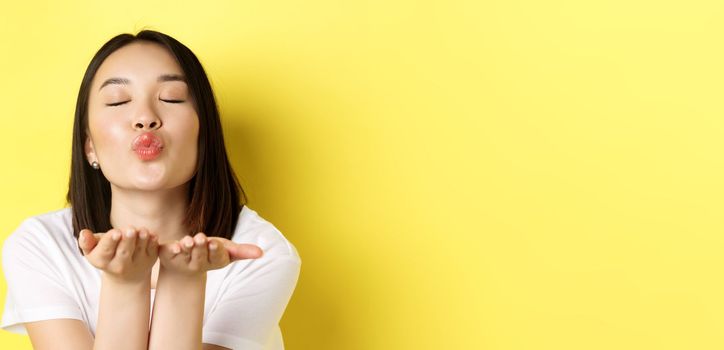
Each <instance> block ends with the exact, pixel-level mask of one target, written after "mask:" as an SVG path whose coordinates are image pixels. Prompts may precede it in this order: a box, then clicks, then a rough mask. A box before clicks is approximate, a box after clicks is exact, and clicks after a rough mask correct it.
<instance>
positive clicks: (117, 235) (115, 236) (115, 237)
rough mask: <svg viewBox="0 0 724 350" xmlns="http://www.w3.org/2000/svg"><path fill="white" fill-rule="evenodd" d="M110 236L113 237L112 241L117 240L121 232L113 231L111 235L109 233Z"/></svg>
mask: <svg viewBox="0 0 724 350" xmlns="http://www.w3.org/2000/svg"><path fill="white" fill-rule="evenodd" d="M111 238H113V240H114V241H117V240H119V239H121V233H120V232H113V235H111Z"/></svg>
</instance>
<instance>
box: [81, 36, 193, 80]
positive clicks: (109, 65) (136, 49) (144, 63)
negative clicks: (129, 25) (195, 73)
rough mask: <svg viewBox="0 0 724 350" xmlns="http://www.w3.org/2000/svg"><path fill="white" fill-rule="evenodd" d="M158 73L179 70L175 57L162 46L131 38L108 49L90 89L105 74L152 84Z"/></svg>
mask: <svg viewBox="0 0 724 350" xmlns="http://www.w3.org/2000/svg"><path fill="white" fill-rule="evenodd" d="M162 74H183V71H182V70H181V66H179V64H178V62H176V59H175V58H174V57H173V56H172V55H171V53H170V52H169V51H168V50H167V49H166V48H165V47H163V46H161V45H159V44H156V43H151V42H133V43H131V44H128V45H126V46H123V47H121V48H120V49H118V50H116V51H114V52H113V53H111V54H110V55H109V56H108V57H107V58H106V59H105V60H104V61H103V63H101V66H100V67H98V71H97V72H96V74H95V77H94V78H93V84H92V86H93V87H94V90H98V86H99V85H100V84H102V83H103V81H105V80H106V79H108V78H112V77H122V78H126V79H129V80H130V81H131V82H132V83H133V84H138V83H141V84H155V83H156V79H157V77H158V76H160V75H162Z"/></svg>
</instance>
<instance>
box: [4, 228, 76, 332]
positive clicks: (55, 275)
mask: <svg viewBox="0 0 724 350" xmlns="http://www.w3.org/2000/svg"><path fill="white" fill-rule="evenodd" d="M44 229H45V228H43V227H42V225H40V224H34V223H33V222H32V221H30V220H26V221H24V222H23V223H22V224H21V225H20V227H19V228H18V229H17V230H16V231H15V232H13V233H12V234H11V235H10V236H9V237H8V238H7V239H6V240H5V242H4V243H3V247H2V270H3V273H4V275H5V282H6V285H7V293H6V296H5V308H4V310H3V314H2V323H1V324H0V328H2V329H4V330H6V331H9V332H12V333H18V334H27V330H26V329H25V326H24V325H23V323H24V322H32V321H40V320H49V319H57V318H72V319H78V320H83V317H82V313H81V309H80V307H79V306H78V303H77V302H76V301H75V300H74V299H73V297H72V296H71V294H70V293H69V292H68V289H67V287H66V286H65V284H64V283H63V278H62V275H61V273H60V270H59V267H58V266H55V264H54V263H53V259H52V258H51V256H52V255H53V254H57V252H55V251H53V250H52V249H49V247H50V246H51V245H48V244H44V243H46V242H47V241H49V240H51V238H50V237H47V238H46V240H45V242H44V241H43V238H44V237H43V234H44V232H43V231H42V230H44Z"/></svg>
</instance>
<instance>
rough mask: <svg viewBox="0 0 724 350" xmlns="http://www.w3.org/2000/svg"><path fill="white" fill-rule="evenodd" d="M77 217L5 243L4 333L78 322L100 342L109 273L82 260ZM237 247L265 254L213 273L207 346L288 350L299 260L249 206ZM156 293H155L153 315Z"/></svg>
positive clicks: (28, 229)
mask: <svg viewBox="0 0 724 350" xmlns="http://www.w3.org/2000/svg"><path fill="white" fill-rule="evenodd" d="M71 215H72V212H71V208H63V209H59V210H55V211H51V212H48V213H44V214H40V215H36V216H33V217H30V218H28V219H26V220H24V221H23V222H22V223H21V224H20V226H19V227H18V228H17V229H16V230H15V231H14V232H13V233H12V234H11V235H10V236H9V237H8V238H7V239H6V240H5V242H4V243H3V247H2V268H3V272H4V273H5V279H6V281H7V295H6V299H5V309H4V311H3V314H2V323H1V324H0V328H2V329H5V330H7V331H10V332H13V333H18V334H27V331H26V329H25V326H24V325H23V322H31V321H39V320H48V319H56V318H72V319H78V320H82V321H84V322H85V323H86V325H87V326H88V328H89V329H90V331H91V333H92V334H93V336H95V331H96V325H97V321H98V307H99V304H98V302H99V300H100V299H99V297H100V290H101V270H99V269H97V268H95V267H94V266H93V265H91V264H90V263H89V262H88V260H86V258H85V257H84V256H83V255H81V254H80V251H79V250H78V242H77V240H76V239H75V237H73V233H72V232H73V230H72V227H73V225H72V221H71ZM231 240H232V241H234V242H237V243H251V244H255V245H257V246H259V247H260V248H261V249H262V250H263V251H264V255H263V256H262V257H261V258H258V259H247V260H238V261H235V262H233V263H231V264H229V265H227V266H225V267H224V268H221V269H217V270H211V271H208V272H207V277H206V299H205V306H204V319H203V329H202V334H203V337H202V342H203V343H209V344H216V345H219V346H224V347H227V348H231V349H245V350H246V349H254V350H283V349H284V343H283V340H282V334H281V330H280V329H279V320H280V319H281V317H282V314H283V313H284V310H285V309H286V306H287V304H288V302H289V300H290V299H291V296H292V293H293V292H294V288H295V287H296V284H297V280H298V278H299V271H300V268H301V259H300V257H299V253H298V252H297V249H296V247H295V246H294V245H292V243H290V242H289V241H288V240H287V239H286V238H285V237H284V236H283V235H282V233H281V232H280V231H279V230H278V229H277V228H276V227H275V226H274V225H272V224H271V223H270V222H268V221H266V220H265V219H263V218H262V217H261V216H259V215H258V214H257V213H256V211H254V210H252V209H249V207H247V206H244V207H243V208H242V210H241V213H240V215H239V221H238V223H237V225H236V228H235V230H234V235H233V237H232V239H231ZM155 292H156V290H155V289H152V290H151V309H153V299H154V296H155ZM152 313H153V311H151V314H150V315H149V320H150V319H151V318H152Z"/></svg>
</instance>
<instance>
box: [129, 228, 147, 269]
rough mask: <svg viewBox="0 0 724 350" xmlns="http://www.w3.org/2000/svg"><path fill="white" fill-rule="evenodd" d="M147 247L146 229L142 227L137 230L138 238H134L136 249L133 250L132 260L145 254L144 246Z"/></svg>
mask: <svg viewBox="0 0 724 350" xmlns="http://www.w3.org/2000/svg"><path fill="white" fill-rule="evenodd" d="M147 247H148V230H147V229H146V228H145V227H142V228H141V229H139V230H138V238H137V239H136V249H135V250H134V251H133V258H132V259H131V260H132V261H136V260H137V259H139V258H144V257H145V256H146V248H147Z"/></svg>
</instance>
